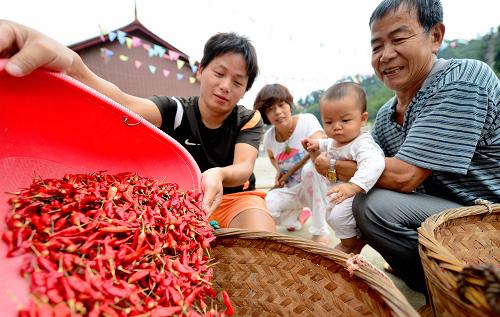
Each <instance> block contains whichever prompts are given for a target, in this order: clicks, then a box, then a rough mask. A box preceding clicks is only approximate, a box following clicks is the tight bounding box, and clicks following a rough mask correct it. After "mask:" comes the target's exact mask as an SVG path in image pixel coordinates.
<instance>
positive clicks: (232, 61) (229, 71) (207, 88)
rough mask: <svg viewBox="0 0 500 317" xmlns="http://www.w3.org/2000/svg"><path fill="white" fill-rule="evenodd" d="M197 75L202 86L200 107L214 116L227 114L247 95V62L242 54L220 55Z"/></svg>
mask: <svg viewBox="0 0 500 317" xmlns="http://www.w3.org/2000/svg"><path fill="white" fill-rule="evenodd" d="M196 77H197V79H198V80H199V81H200V87H201V88H200V89H201V92H200V107H203V110H205V111H208V112H209V113H210V114H212V115H214V116H217V115H225V114H227V113H229V112H231V111H232V109H233V108H234V106H235V105H236V103H237V102H238V101H239V100H240V99H241V98H242V97H243V96H244V95H245V92H246V87H247V84H248V74H247V64H246V62H245V59H244V58H243V56H242V55H241V54H237V53H227V54H223V55H219V56H217V57H216V58H214V59H213V60H212V61H211V62H210V63H209V64H208V65H207V66H206V68H204V69H199V70H198V72H197V74H196ZM202 113H203V111H202Z"/></svg>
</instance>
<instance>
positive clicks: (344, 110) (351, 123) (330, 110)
mask: <svg viewBox="0 0 500 317" xmlns="http://www.w3.org/2000/svg"><path fill="white" fill-rule="evenodd" d="M320 112H321V120H322V121H323V128H324V129H325V133H326V135H327V136H328V137H329V138H332V139H334V140H335V141H336V142H337V145H345V144H347V143H349V142H351V141H352V140H354V139H355V138H356V137H357V136H359V135H360V134H361V127H363V126H364V125H365V124H366V122H367V121H368V113H367V112H363V111H362V110H361V105H359V100H358V98H356V97H355V96H351V95H347V96H345V97H343V98H342V99H336V100H322V101H321V103H320Z"/></svg>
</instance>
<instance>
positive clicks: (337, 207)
mask: <svg viewBox="0 0 500 317" xmlns="http://www.w3.org/2000/svg"><path fill="white" fill-rule="evenodd" d="M320 113H321V119H322V121H323V128H324V131H325V133H326V135H327V136H328V139H311V138H306V139H304V140H303V141H302V145H303V146H304V148H305V149H306V150H307V151H308V152H309V153H310V155H311V158H313V159H316V157H318V155H319V154H320V153H321V152H327V154H328V156H329V159H330V162H329V168H328V173H327V179H328V185H329V190H328V194H327V195H328V197H329V198H330V201H331V205H330V206H329V208H327V212H326V221H327V222H328V224H329V225H330V226H331V227H332V229H333V230H334V232H335V235H336V236H337V238H339V239H340V243H339V244H338V245H337V246H336V247H335V248H336V249H339V250H341V251H344V252H346V253H359V252H361V249H362V248H363V246H364V243H363V242H362V240H361V239H360V232H359V231H358V229H357V227H356V221H355V219H354V216H353V213H352V201H353V199H354V196H355V195H356V194H357V193H360V192H368V191H369V190H370V189H371V188H372V187H373V186H374V185H375V183H376V182H377V180H378V178H379V177H380V175H381V174H382V172H383V171H384V168H385V159H384V153H383V151H382V150H381V149H380V147H379V146H378V145H377V143H375V141H374V140H373V138H372V136H371V134H370V133H368V132H363V131H362V127H363V126H365V125H366V123H367V121H368V112H367V111H366V96H365V92H364V91H363V88H362V87H361V86H360V85H358V84H356V83H352V82H344V83H339V84H335V85H333V86H332V87H330V88H328V89H327V90H326V91H325V93H324V94H323V96H322V97H321V100H320ZM336 160H351V161H356V163H357V169H356V172H355V174H354V176H353V177H352V178H351V179H350V180H349V181H348V182H342V181H339V180H337V177H336V173H335V163H336Z"/></svg>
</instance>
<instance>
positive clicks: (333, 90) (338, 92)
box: [321, 81, 366, 112]
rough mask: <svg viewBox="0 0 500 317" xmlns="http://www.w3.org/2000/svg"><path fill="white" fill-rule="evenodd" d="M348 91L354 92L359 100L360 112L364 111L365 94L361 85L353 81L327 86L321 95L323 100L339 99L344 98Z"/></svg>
mask: <svg viewBox="0 0 500 317" xmlns="http://www.w3.org/2000/svg"><path fill="white" fill-rule="evenodd" d="M350 93H354V94H356V97H357V98H358V100H359V104H360V108H361V112H366V94H365V90H364V89H363V87H361V85H360V84H357V83H355V82H349V81H347V82H341V83H337V84H335V85H333V86H331V87H330V88H328V89H327V90H326V91H325V92H324V93H323V95H322V96H321V101H323V100H339V99H342V98H344V97H345V96H347V95H348V94H350Z"/></svg>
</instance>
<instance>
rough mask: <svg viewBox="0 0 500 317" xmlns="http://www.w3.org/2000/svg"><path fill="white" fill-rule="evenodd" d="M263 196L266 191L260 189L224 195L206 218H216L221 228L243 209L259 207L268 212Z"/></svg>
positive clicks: (226, 225) (210, 219) (227, 224)
mask: <svg viewBox="0 0 500 317" xmlns="http://www.w3.org/2000/svg"><path fill="white" fill-rule="evenodd" d="M265 196H266V193H265V192H261V191H247V192H239V193H233V194H227V195H224V196H222V202H221V203H220V205H219V207H218V208H217V209H215V211H214V212H213V213H212V214H211V215H210V217H208V220H209V221H212V220H216V221H217V222H218V223H219V226H220V227H221V228H227V227H229V224H230V223H231V221H232V220H233V219H234V217H236V216H237V215H239V214H240V213H241V212H243V211H245V210H248V209H261V210H265V211H266V212H269V211H268V210H267V208H266V201H265V200H264V197H265Z"/></svg>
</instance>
